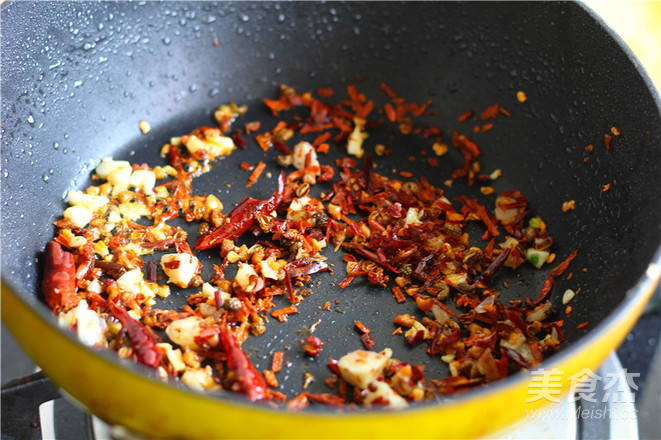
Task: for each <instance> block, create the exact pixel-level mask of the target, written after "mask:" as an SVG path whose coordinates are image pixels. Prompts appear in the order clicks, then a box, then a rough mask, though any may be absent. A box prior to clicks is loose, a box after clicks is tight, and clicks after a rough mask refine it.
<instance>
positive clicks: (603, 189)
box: [601, 183, 611, 192]
mask: <svg viewBox="0 0 661 440" xmlns="http://www.w3.org/2000/svg"><path fill="white" fill-rule="evenodd" d="M609 189H611V184H610V183H607V184H606V185H604V186H603V188H602V189H601V190H602V191H603V192H606V191H608V190H609Z"/></svg>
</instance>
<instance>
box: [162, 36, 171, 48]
mask: <svg viewBox="0 0 661 440" xmlns="http://www.w3.org/2000/svg"><path fill="white" fill-rule="evenodd" d="M170 43H172V41H171V40H170V37H165V38H163V44H165V45H166V46H169V45H170Z"/></svg>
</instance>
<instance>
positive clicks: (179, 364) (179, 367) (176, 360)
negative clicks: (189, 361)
mask: <svg viewBox="0 0 661 440" xmlns="http://www.w3.org/2000/svg"><path fill="white" fill-rule="evenodd" d="M156 346H157V347H159V348H161V349H162V350H163V351H165V355H166V356H167V358H168V361H169V362H170V366H171V367H172V369H173V370H174V372H175V373H176V374H178V373H181V372H182V371H184V370H185V369H186V364H185V363H184V358H183V356H182V354H181V350H180V349H178V348H177V349H173V348H172V345H170V344H168V343H167V342H161V343H158V344H156Z"/></svg>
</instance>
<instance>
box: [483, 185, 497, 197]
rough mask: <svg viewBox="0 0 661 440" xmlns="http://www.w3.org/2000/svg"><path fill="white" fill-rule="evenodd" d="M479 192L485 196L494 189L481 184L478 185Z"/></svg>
mask: <svg viewBox="0 0 661 440" xmlns="http://www.w3.org/2000/svg"><path fill="white" fill-rule="evenodd" d="M480 192H481V193H482V194H484V195H485V196H488V195H489V194H493V192H494V189H493V187H491V186H482V187H480Z"/></svg>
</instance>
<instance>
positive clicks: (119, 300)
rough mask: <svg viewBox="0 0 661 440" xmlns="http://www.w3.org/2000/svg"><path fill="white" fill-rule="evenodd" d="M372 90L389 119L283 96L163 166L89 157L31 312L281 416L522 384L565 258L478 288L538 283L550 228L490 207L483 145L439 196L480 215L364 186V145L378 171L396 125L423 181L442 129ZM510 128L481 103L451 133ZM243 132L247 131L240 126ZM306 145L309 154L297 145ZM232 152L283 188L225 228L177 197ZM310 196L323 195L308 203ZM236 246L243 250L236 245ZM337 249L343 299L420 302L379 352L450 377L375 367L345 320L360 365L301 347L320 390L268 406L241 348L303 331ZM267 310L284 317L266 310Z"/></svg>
mask: <svg viewBox="0 0 661 440" xmlns="http://www.w3.org/2000/svg"><path fill="white" fill-rule="evenodd" d="M380 89H381V91H382V92H383V93H384V95H385V96H386V98H387V101H388V102H387V103H386V104H385V105H384V106H383V107H382V108H380V109H376V108H375V104H374V101H373V100H371V99H368V98H367V97H366V96H365V95H363V94H361V93H359V92H358V88H357V87H356V86H355V85H350V86H349V87H348V88H347V92H348V99H345V100H341V101H339V102H336V103H332V101H331V99H332V98H333V97H334V96H335V92H334V91H333V90H331V89H319V90H317V92H316V96H317V97H314V95H313V94H312V93H303V94H298V93H297V92H296V91H295V90H294V89H292V88H290V87H286V86H282V87H281V89H280V94H279V97H278V99H264V104H265V106H266V108H267V109H268V110H269V111H270V112H271V113H272V114H273V115H275V116H277V117H279V118H281V119H280V121H279V122H278V123H277V124H276V125H275V127H273V128H271V129H264V128H263V127H261V124H260V123H259V122H255V121H241V117H242V116H243V115H244V114H245V112H246V108H245V107H240V106H237V105H235V104H228V105H223V106H221V107H219V108H218V109H217V110H216V111H215V113H214V116H215V119H216V121H217V123H218V125H217V126H216V127H200V128H198V129H196V130H194V131H193V132H191V133H189V134H187V135H183V136H180V137H177V138H172V139H171V141H170V142H169V143H168V144H167V145H165V146H164V147H163V148H162V150H161V153H162V154H161V155H162V156H163V158H164V159H165V161H164V163H163V164H162V165H154V166H150V165H148V164H131V163H129V162H127V161H122V160H114V159H112V158H105V159H103V160H102V161H101V162H100V164H99V165H98V166H97V167H96V170H95V173H94V175H93V185H92V186H90V187H88V188H87V189H85V190H84V191H71V192H69V194H68V198H69V204H70V207H68V208H67V209H66V210H65V211H64V214H63V218H62V219H60V220H58V221H56V222H55V226H56V228H57V232H56V234H55V238H54V240H53V241H51V242H50V243H49V244H48V245H47V247H46V265H45V266H46V267H45V272H44V281H43V285H42V292H43V296H44V299H45V301H46V303H47V304H48V305H49V306H50V308H51V309H53V311H54V312H55V313H56V314H57V316H58V320H59V322H60V323H61V324H62V325H64V326H67V327H70V328H72V329H74V330H75V331H76V332H77V334H78V337H79V339H80V340H81V341H82V342H83V343H85V344H87V345H90V346H96V347H104V348H109V349H112V350H114V351H116V352H117V353H118V355H119V356H120V357H122V358H131V359H133V360H135V361H136V362H139V363H141V364H143V365H145V366H147V367H150V368H153V369H154V370H155V371H156V374H157V375H158V376H160V377H162V378H164V379H166V378H172V379H173V380H176V381H181V382H183V383H184V384H186V385H187V386H188V387H190V388H193V389H197V390H206V391H210V392H220V391H222V390H230V391H235V392H239V393H243V394H245V395H246V396H247V397H248V399H250V400H252V401H268V402H271V403H272V404H282V405H284V406H285V407H286V408H288V409H291V410H297V409H302V408H304V407H306V406H307V405H308V404H310V402H315V403H316V404H323V405H332V406H339V407H345V406H347V405H349V406H355V405H363V406H366V407H370V406H374V405H378V406H384V405H385V406H389V407H393V408H396V407H403V406H406V405H408V404H409V403H411V402H417V401H424V400H428V399H432V398H433V397H434V396H440V395H443V394H452V393H455V392H458V391H461V390H464V389H467V388H470V387H474V386H477V385H480V384H483V383H487V382H491V381H494V380H498V379H500V378H503V377H505V376H507V375H508V374H510V373H512V372H515V371H518V370H520V369H521V368H533V367H535V366H536V365H538V364H539V363H540V362H541V361H542V359H543V358H544V357H545V356H547V355H549V354H551V353H553V352H554V351H556V350H557V348H558V346H559V345H560V344H561V343H562V341H563V340H564V335H563V331H562V327H563V321H562V320H558V319H554V318H553V317H554V314H553V311H552V309H551V303H550V302H549V300H548V298H547V296H548V294H549V292H550V290H551V288H552V286H553V282H554V279H555V278H556V277H558V276H561V275H562V274H563V273H564V272H565V270H566V269H567V267H568V265H569V264H570V262H571V260H572V259H573V258H574V257H575V256H576V252H573V253H572V254H570V255H569V256H568V257H566V259H565V260H564V261H563V262H562V263H560V264H559V265H558V266H556V267H555V268H554V269H552V270H551V271H550V272H549V274H548V278H547V281H546V282H545V283H544V287H543V289H542V291H541V292H535V293H534V295H533V293H531V295H530V297H529V298H526V299H525V300H510V301H508V302H504V301H502V300H501V299H500V298H499V297H500V292H499V291H498V289H497V288H496V286H494V285H493V284H494V283H493V282H492V278H493V276H494V275H495V274H496V273H497V272H498V271H499V270H501V268H503V267H509V268H511V269H516V268H518V267H519V266H521V265H522V264H527V263H526V262H529V263H530V264H532V265H534V266H535V267H537V268H538V269H540V270H545V269H546V265H548V264H550V263H552V260H553V259H554V258H555V254H553V251H552V244H553V239H552V237H551V235H550V234H549V232H548V230H547V226H546V224H545V222H544V221H543V220H542V219H541V218H540V217H538V216H535V215H534V214H532V213H531V212H530V209H529V207H528V204H527V201H526V197H525V195H524V193H523V192H522V191H520V190H518V189H512V190H511V191H508V192H505V193H500V194H495V193H494V191H493V189H492V188H491V187H490V186H489V183H490V182H491V181H492V180H494V179H497V178H498V177H499V171H498V170H493V171H491V172H490V173H488V174H487V173H482V172H481V170H480V164H479V161H478V158H479V156H480V155H481V154H482V153H481V151H480V149H479V147H478V146H477V145H476V144H475V143H474V142H472V141H471V140H470V139H469V138H468V137H467V136H465V135H463V134H459V133H457V132H455V133H453V135H452V145H453V146H454V148H456V149H458V150H459V151H460V152H461V153H462V155H463V158H464V161H463V165H462V166H461V167H460V168H458V169H457V170H456V171H455V172H454V173H453V174H452V176H448V180H447V181H446V184H447V185H448V186H450V185H451V182H452V180H453V179H460V178H464V179H467V181H468V183H469V184H470V185H471V186H473V187H479V191H480V192H481V193H482V194H483V195H486V196H489V197H491V199H492V202H493V204H492V205H491V206H485V205H483V204H481V203H479V202H478V201H477V199H475V198H472V197H471V196H469V195H454V197H452V196H450V195H446V193H445V191H444V190H443V189H441V188H436V187H434V186H432V185H431V184H430V183H429V182H428V181H427V179H426V178H425V177H424V176H418V177H417V178H414V177H416V176H413V175H411V174H410V173H406V172H402V173H400V176H398V177H397V178H388V177H386V176H384V175H380V174H378V173H377V172H375V171H374V167H373V160H374V161H378V160H379V158H380V156H387V155H388V154H389V153H390V151H389V147H388V146H387V145H376V146H374V151H375V153H376V155H377V157H376V158H375V159H373V157H372V156H371V155H369V154H365V148H364V145H363V144H364V142H365V140H366V139H367V138H368V137H369V136H370V133H373V132H375V131H377V130H380V129H383V127H385V126H389V125H391V124H395V125H396V127H397V129H398V130H399V131H400V132H401V133H403V134H411V135H413V136H421V137H423V138H424V139H427V140H428V141H429V142H430V143H432V144H433V151H434V156H430V157H428V158H427V160H428V162H429V164H430V165H431V166H434V165H435V164H438V161H439V160H442V158H441V156H442V155H443V154H444V153H445V152H446V151H447V149H448V147H447V146H446V145H445V144H444V143H443V139H442V136H441V131H440V130H439V129H438V128H437V127H434V126H424V127H419V126H417V125H416V118H417V117H419V116H421V115H431V114H432V113H431V111H430V107H431V104H432V103H431V101H429V102H426V103H424V104H422V105H420V104H417V103H407V102H406V101H405V100H404V99H402V98H401V97H399V96H398V95H397V94H396V93H395V92H394V91H392V90H391V89H390V88H389V87H388V86H387V85H386V84H382V85H381V87H380ZM506 116H509V113H508V112H507V110H505V109H503V108H501V107H500V106H498V105H497V104H495V105H492V106H490V107H488V108H487V109H486V110H485V111H484V112H483V113H481V114H480V115H479V116H475V115H473V113H472V112H468V113H465V114H463V115H461V116H460V117H459V118H460V121H467V120H471V119H477V120H481V122H482V123H483V125H482V126H481V129H482V130H488V129H490V127H491V126H492V122H491V120H493V119H495V118H497V117H506ZM478 118H479V119H478ZM239 122H242V123H243V127H242V128H236V127H237V126H238V124H239ZM146 127H147V125H146V124H141V129H143V130H148V128H146ZM306 133H312V134H314V135H315V139H314V140H312V141H311V142H307V141H303V140H299V139H298V138H299V137H300V136H301V135H305V134H306ZM246 137H252V138H254V139H255V140H256V142H257V144H258V145H259V146H260V147H261V148H262V149H263V150H264V151H265V152H266V151H270V150H272V149H273V150H277V152H278V155H277V159H275V160H277V163H278V164H279V165H280V166H281V167H282V171H281V172H280V174H279V176H278V177H277V182H278V183H277V187H276V188H273V194H272V196H271V197H269V198H266V199H264V200H259V199H255V198H252V197H246V198H244V199H243V200H242V201H241V202H240V203H239V204H238V205H237V206H236V207H234V208H233V209H231V210H230V211H229V212H227V213H224V211H226V209H225V207H224V206H223V204H222V201H221V200H219V199H218V198H217V197H216V196H214V195H212V194H210V195H205V194H196V193H195V192H194V191H193V185H192V183H193V181H194V179H195V178H196V177H199V176H200V175H202V174H204V173H214V172H221V171H220V170H221V169H222V165H223V164H222V160H221V158H222V157H223V156H227V155H229V154H243V152H242V151H237V152H235V150H237V147H239V149H240V150H241V149H244V148H246ZM331 145H333V147H331ZM345 146H346V156H344V157H342V158H340V159H337V160H336V161H335V163H333V164H327V163H323V162H324V156H325V154H326V153H328V151H329V149H330V148H345ZM352 156H353V157H352ZM354 157H355V158H356V159H354ZM357 159H360V160H362V163H359V161H358V160H357ZM242 168H244V169H245V170H247V171H249V172H250V175H249V177H248V181H247V184H246V187H248V188H249V187H250V186H252V185H253V184H255V183H256V182H257V181H258V179H260V177H261V175H262V174H263V173H264V169H265V163H264V162H262V161H260V162H259V163H258V164H256V165H255V166H253V165H251V164H248V163H246V162H244V163H243V164H242ZM400 177H401V178H402V179H400ZM318 183H325V184H326V185H327V187H328V188H329V190H328V191H326V192H319V191H318V190H317V187H318V185H317V184H318ZM182 220H183V221H184V222H185V223H188V224H191V223H192V224H197V225H198V231H197V236H196V237H189V236H188V235H189V234H188V233H187V232H186V231H185V229H184V228H182V227H181V226H178V225H176V224H175V223H176V221H182ZM470 222H476V223H480V224H481V225H482V226H483V232H482V233H481V235H480V237H479V238H476V237H471V236H470V235H469V233H468V232H467V229H468V228H467V224H468V223H470ZM251 236H252V237H253V240H254V244H252V245H250V246H248V245H246V244H239V241H240V240H245V239H246V237H251ZM189 239H190V240H191V242H193V243H194V245H193V247H192V248H191V246H190V245H189ZM210 250H213V251H212V252H215V253H216V255H218V254H219V255H220V259H217V260H216V263H218V264H215V265H214V266H213V275H212V276H211V277H209V279H203V278H202V276H201V273H202V265H203V261H206V260H204V259H202V258H200V257H199V255H200V254H199V253H200V252H207V251H210ZM334 251H335V252H340V251H342V252H344V253H345V254H344V258H343V259H344V262H346V276H345V278H344V279H343V281H342V282H341V283H340V284H339V288H342V289H343V288H346V287H347V286H349V285H350V284H351V283H352V282H354V280H355V279H356V278H361V277H364V278H366V279H367V281H368V282H369V283H370V284H372V285H376V286H381V287H382V289H383V290H384V292H388V294H392V297H393V301H396V302H397V303H406V302H415V304H416V307H417V309H419V314H418V315H415V316H412V315H411V314H409V313H406V311H405V310H402V313H401V314H398V315H396V316H393V317H392V322H384V323H383V325H384V326H386V325H392V326H393V335H398V334H399V335H401V337H403V338H405V339H406V341H407V342H408V343H409V344H410V345H411V346H415V345H418V344H424V345H425V347H426V352H427V354H428V355H429V356H430V357H432V358H436V359H437V361H438V362H445V363H447V364H448V365H449V371H450V375H449V376H447V377H427V376H426V375H425V371H424V367H423V366H422V365H418V364H414V363H407V362H401V361H399V360H397V353H393V352H392V350H390V349H385V350H382V351H381V352H376V351H373V350H372V349H373V347H374V345H375V341H374V339H373V337H372V336H371V335H370V333H371V332H370V329H369V328H367V327H366V326H365V325H364V324H362V322H361V317H360V316H356V317H354V321H355V325H356V328H357V329H358V331H359V332H360V333H361V335H362V336H361V340H362V343H363V345H364V350H357V351H353V352H351V353H326V352H325V351H324V348H323V345H324V344H323V340H322V339H320V338H318V337H314V336H309V337H307V338H303V339H301V346H300V347H299V348H298V349H300V350H303V351H304V352H305V353H306V354H307V356H308V357H310V358H322V359H325V360H327V361H328V367H329V369H328V377H327V378H326V379H325V383H326V385H327V387H328V391H327V392H322V393H310V392H308V391H306V388H307V384H308V383H309V381H310V380H312V378H309V377H308V378H304V380H303V382H304V385H303V390H302V391H301V392H300V393H299V394H298V395H295V396H294V395H285V394H284V393H282V392H280V391H279V390H278V373H280V372H281V371H282V370H283V368H286V365H285V364H284V363H283V359H284V358H285V356H286V353H284V352H282V351H275V352H273V353H272V365H271V368H269V369H267V370H264V371H258V370H257V369H256V368H255V366H254V365H253V363H252V362H251V359H250V357H249V356H248V355H247V354H246V353H245V352H244V351H243V350H242V348H241V347H242V344H243V342H244V341H245V340H246V339H247V338H249V337H259V336H260V335H261V334H263V333H264V332H265V331H266V323H267V321H268V320H269V319H271V320H278V321H282V322H284V321H286V320H287V317H288V316H289V315H291V314H296V313H299V309H298V308H297V304H299V303H300V302H301V301H304V300H305V297H306V296H309V295H314V289H311V290H310V289H308V288H306V287H305V286H306V283H307V282H309V281H311V280H314V277H315V274H317V273H319V272H322V271H341V270H344V269H341V268H338V267H335V268H333V267H331V266H330V265H329V264H328V262H327V258H326V257H325V256H324V254H326V253H328V252H334ZM230 274H232V275H233V276H230ZM170 286H177V287H178V288H180V289H188V291H187V292H189V293H190V292H194V293H192V294H189V296H188V297H187V304H186V305H185V306H183V307H182V308H181V309H179V310H167V309H165V308H161V303H162V299H163V298H167V297H168V296H169V295H170V294H171V287H170ZM276 297H285V298H287V299H288V301H289V305H288V306H286V307H281V308H277V307H276V306H275V304H274V298H276ZM327 306H328V307H332V299H331V300H329V301H328V303H327Z"/></svg>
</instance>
